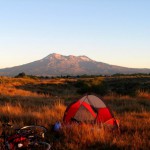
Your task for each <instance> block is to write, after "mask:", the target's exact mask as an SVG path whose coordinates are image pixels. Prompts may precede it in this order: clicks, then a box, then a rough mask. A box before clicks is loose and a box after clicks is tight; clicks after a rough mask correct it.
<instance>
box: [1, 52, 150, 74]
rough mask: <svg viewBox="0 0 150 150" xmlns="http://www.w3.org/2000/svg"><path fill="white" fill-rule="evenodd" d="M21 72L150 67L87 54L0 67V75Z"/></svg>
mask: <svg viewBox="0 0 150 150" xmlns="http://www.w3.org/2000/svg"><path fill="white" fill-rule="evenodd" d="M21 72H25V73H26V74H30V75H39V76H56V75H82V74H87V75H98V74H103V75H111V74H115V73H125V74H127V73H129V74H131V73H150V69H134V68H126V67H120V66H115V65H109V64H106V63H102V62H97V61H94V60H92V59H90V58H88V57H87V56H73V55H69V56H63V55H60V54H56V53H53V54H50V55H48V56H47V57H45V58H43V59H41V60H38V61H34V62H31V63H28V64H24V65H20V66H15V67H12V68H5V69H0V75H5V76H15V75H17V74H19V73H21Z"/></svg>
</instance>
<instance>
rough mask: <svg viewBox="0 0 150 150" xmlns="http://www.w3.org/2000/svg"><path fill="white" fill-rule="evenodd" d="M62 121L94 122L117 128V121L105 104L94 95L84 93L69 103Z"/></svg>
mask: <svg viewBox="0 0 150 150" xmlns="http://www.w3.org/2000/svg"><path fill="white" fill-rule="evenodd" d="M63 121H64V123H72V122H74V121H76V122H82V123H83V122H84V123H96V124H101V125H104V126H109V127H111V128H118V121H117V120H116V119H115V118H114V116H113V114H112V112H111V111H110V109H109V108H108V107H107V106H106V104H105V103H104V102H103V101H102V100H101V99H100V98H98V97H97V96H95V95H86V96H84V97H82V98H81V99H79V100H78V101H76V102H74V103H71V104H70V105H69V106H68V107H67V109H66V111H65V114H64V118H63Z"/></svg>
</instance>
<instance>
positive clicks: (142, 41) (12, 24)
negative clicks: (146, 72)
mask: <svg viewBox="0 0 150 150" xmlns="http://www.w3.org/2000/svg"><path fill="white" fill-rule="evenodd" d="M51 53H58V54H62V55H75V56H80V55H86V56H88V57H89V58H91V59H93V60H96V61H99V62H104V63H108V64H112V65H118V66H124V67H131V68H150V59H149V58H150V1H149V0H0V68H6V67H12V66H17V65H22V64H26V63H29V62H33V61H36V60H39V59H42V58H44V57H46V56H47V55H49V54H51Z"/></svg>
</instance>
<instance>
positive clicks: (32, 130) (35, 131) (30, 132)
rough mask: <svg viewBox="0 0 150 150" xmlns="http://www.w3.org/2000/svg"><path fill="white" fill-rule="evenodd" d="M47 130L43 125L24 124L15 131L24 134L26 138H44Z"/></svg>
mask: <svg viewBox="0 0 150 150" xmlns="http://www.w3.org/2000/svg"><path fill="white" fill-rule="evenodd" d="M46 132H47V129H46V128H45V127H43V126H39V125H30V126H24V127H22V128H21V129H19V130H18V131H17V133H19V134H22V135H25V136H26V137H28V138H35V137H36V138H42V139H44V138H45V133H46Z"/></svg>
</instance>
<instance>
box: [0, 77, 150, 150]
mask: <svg viewBox="0 0 150 150" xmlns="http://www.w3.org/2000/svg"><path fill="white" fill-rule="evenodd" d="M65 82H66V80H64V79H62V80H60V79H58V80H57V79H55V80H33V79H15V78H6V77H1V78H0V118H1V119H0V123H2V122H4V121H9V122H10V123H12V124H13V125H14V127H17V128H18V127H22V126H24V125H30V124H37V125H43V126H45V127H47V128H48V134H47V138H48V139H47V140H48V141H49V142H50V143H51V144H52V145H53V149H59V150H60V149H61V150H63V149H64V150H66V149H70V150H73V149H76V150H80V149H81V150H84V149H85V150H87V149H89V150H99V149H112V150H113V149H124V150H128V149H132V150H140V149H141V150H142V149H143V150H149V148H150V142H149V138H150V117H149V116H150V94H149V93H148V92H141V91H139V92H138V95H137V96H136V97H130V96H120V95H116V94H113V93H112V94H111V95H107V96H104V97H103V100H104V101H105V102H106V103H107V105H108V106H109V107H110V108H111V110H112V111H113V113H114V115H115V117H116V118H117V119H118V120H119V122H120V133H118V132H110V131H108V130H106V129H104V128H103V127H98V126H97V125H85V124H83V125H79V126H78V125H72V126H65V125H63V127H62V130H61V132H60V135H59V136H60V138H59V139H58V140H55V134H54V133H53V132H51V127H52V125H53V124H54V123H55V122H56V121H60V122H62V119H63V114H64V111H65V109H66V107H67V106H66V102H65V100H66V99H67V98H68V95H66V94H65V93H64V90H65V86H64V87H63V86H62V87H61V88H60V94H62V97H58V96H57V97H56V96H55V95H52V96H51V95H44V94H42V93H40V94H38V93H36V92H33V91H32V90H29V89H24V88H22V87H24V85H27V84H29V85H30V86H31V88H34V87H35V85H40V84H41V83H42V84H54V85H57V84H63V83H65ZM71 82H73V81H71ZM18 87H21V88H18ZM54 87H55V88H56V87H57V86H54ZM55 88H54V89H52V90H54V91H55V90H57V89H55ZM71 90H72V89H70V91H71ZM68 93H69V91H68ZM71 94H72V93H70V95H71ZM74 97H75V95H73V96H72V101H74V100H77V99H74ZM69 103H70V101H69ZM1 131H2V128H1V125H0V132H1Z"/></svg>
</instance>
